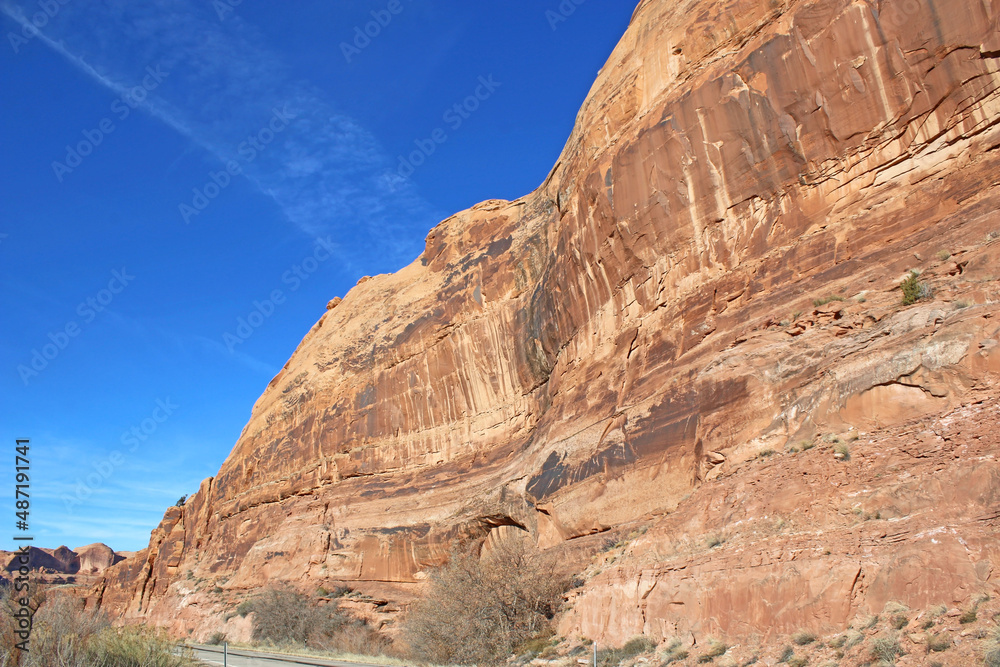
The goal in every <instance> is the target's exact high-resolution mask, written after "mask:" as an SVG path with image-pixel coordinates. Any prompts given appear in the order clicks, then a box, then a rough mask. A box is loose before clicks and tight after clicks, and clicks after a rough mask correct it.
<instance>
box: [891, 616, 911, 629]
mask: <svg viewBox="0 0 1000 667" xmlns="http://www.w3.org/2000/svg"><path fill="white" fill-rule="evenodd" d="M909 624H910V619H909V617H907V615H906V614H896V615H895V616H893V617H892V627H893V628H895V629H896V630H902V629H903V628H905V627H906V626H907V625H909Z"/></svg>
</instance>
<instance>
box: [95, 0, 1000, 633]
mask: <svg viewBox="0 0 1000 667" xmlns="http://www.w3.org/2000/svg"><path fill="white" fill-rule="evenodd" d="M998 16H1000V2H998V0H992V1H990V0H986V1H981V0H950V2H948V3H946V4H945V3H942V2H940V1H939V0H883V1H881V2H872V3H869V2H848V1H846V0H816V1H812V2H805V1H797V0H784V1H782V0H644V1H643V2H642V3H641V4H640V5H639V7H638V8H637V9H636V12H635V16H634V17H633V20H632V23H631V26H630V27H629V30H628V32H627V33H626V35H625V36H624V38H623V39H622V41H621V43H620V44H619V46H618V47H617V48H616V50H615V51H614V53H613V54H612V56H611V58H610V60H609V62H608V64H607V65H606V66H605V67H604V69H603V70H602V71H601V73H600V74H599V76H598V79H597V82H596V83H595V85H594V87H593V89H592V91H591V93H590V95H589V97H588V98H587V101H586V102H585V103H584V106H583V108H582V110H581V111H580V114H579V117H578V120H577V125H576V128H575V130H574V132H573V134H572V136H571V137H570V139H569V141H568V143H567V145H566V148H565V150H564V152H563V154H562V156H561V157H560V160H559V162H558V163H557V165H556V166H555V168H554V169H553V170H552V173H551V174H550V176H549V177H548V179H547V180H546V182H545V183H544V184H542V186H541V187H540V188H539V189H538V190H536V191H535V192H533V193H532V194H530V195H528V196H526V197H524V198H523V199H520V200H517V201H514V202H506V201H490V202H485V203H483V204H480V205H478V206H476V207H474V208H473V209H471V210H469V211H465V212H462V213H459V214H457V215H455V216H454V217H452V218H449V219H448V220H446V221H444V222H442V223H441V224H440V225H438V226H437V227H436V228H435V229H434V230H432V231H431V233H430V234H429V235H428V237H427V244H426V249H425V251H424V252H423V254H422V255H421V256H420V257H419V258H418V259H417V261H415V262H414V263H413V264H412V265H410V266H408V267H406V268H405V269H403V270H401V271H399V272H398V273H396V274H393V275H381V276H376V277H374V278H369V279H365V280H363V281H362V282H359V284H358V285H357V287H355V288H354V289H352V290H351V291H350V292H349V293H348V294H347V295H346V296H345V297H344V298H343V300H342V301H340V302H338V301H337V300H334V301H332V302H331V304H330V306H329V309H328V310H327V311H326V312H325V313H324V314H323V315H322V317H321V318H320V320H319V321H318V322H317V324H316V325H315V326H314V327H313V328H312V330H311V331H310V332H309V333H308V335H307V336H306V337H305V339H304V340H303V341H302V343H301V345H300V346H299V348H298V350H297V351H296V352H295V354H294V355H293V356H292V358H291V359H290V360H289V361H288V363H287V364H286V365H285V367H284V369H283V370H282V372H281V373H280V374H279V375H278V376H277V377H275V378H274V379H273V380H272V381H271V383H270V384H269V386H268V388H267V390H266V391H265V393H264V395H263V396H262V397H261V398H260V399H259V401H258V402H257V404H256V405H255V406H254V410H253V414H252V417H251V419H250V422H249V423H248V424H247V426H246V428H245V429H244V431H243V434H242V435H241V437H240V439H239V441H238V442H237V443H236V445H235V447H234V448H233V451H232V453H231V454H230V456H229V458H228V459H227V460H226V462H225V463H224V464H223V466H222V469H221V470H220V471H219V473H218V475H217V476H216V477H214V478H211V479H207V480H205V481H204V482H203V483H202V485H201V487H200V489H199V490H198V492H197V493H196V494H194V495H193V496H192V497H191V499H189V500H188V502H187V504H186V505H185V506H184V507H183V508H171V509H170V510H168V511H167V513H166V515H165V516H164V519H163V521H162V523H161V524H160V526H159V527H158V528H157V529H156V530H155V531H153V534H152V538H151V541H150V545H149V547H148V548H147V549H146V550H144V551H142V552H139V553H138V554H136V555H135V556H134V557H133V558H130V559H128V560H126V561H125V562H123V563H120V564H118V565H116V566H114V567H112V568H110V569H109V570H108V571H107V572H106V574H105V577H104V580H103V582H102V583H101V584H100V585H99V586H97V587H95V589H94V591H93V592H92V595H91V599H92V601H93V603H94V604H97V605H100V606H102V607H103V608H105V609H107V610H109V611H110V612H112V613H114V614H116V615H118V616H120V617H121V618H123V619H126V620H128V619H145V620H147V621H151V622H154V623H157V624H160V625H163V626H166V627H169V628H170V629H171V630H173V631H175V632H177V633H185V634H186V633H187V632H188V631H189V630H192V631H195V632H196V633H199V634H204V635H207V634H211V633H212V632H214V631H216V630H219V629H223V630H225V629H227V628H226V626H223V625H222V623H223V621H222V618H221V617H222V616H223V615H224V614H225V613H226V612H229V611H231V609H232V607H233V605H234V604H235V602H236V601H238V599H240V596H241V595H243V594H245V593H246V592H247V591H249V590H252V589H254V588H255V587H258V586H261V585H264V584H266V583H267V582H273V581H287V582H291V583H294V584H296V585H299V586H303V587H309V586H312V587H316V586H324V587H326V588H328V589H332V588H334V587H335V586H336V585H337V584H338V583H346V584H347V585H349V586H351V587H354V588H357V589H359V590H362V591H365V592H367V593H368V594H369V595H370V596H371V597H372V599H373V600H375V601H376V602H375V603H374V604H375V605H376V606H379V607H380V608H381V609H383V610H390V611H391V610H392V609H395V608H398V607H397V606H396V605H398V603H400V602H405V601H406V600H408V599H410V598H411V597H412V596H413V595H415V594H417V593H418V592H419V585H420V582H421V580H422V578H423V575H424V572H425V570H426V569H427V568H428V566H431V565H434V564H436V563H438V562H440V561H441V559H442V558H443V557H444V556H445V554H446V553H447V550H448V548H449V545H450V544H451V542H452V541H453V540H455V539H456V538H459V537H464V536H486V535H489V534H490V533H493V532H494V531H501V532H502V531H509V530H510V527H511V526H516V527H521V528H524V529H526V530H528V531H530V533H531V535H532V536H533V537H534V538H535V539H536V540H537V542H538V544H539V545H540V546H541V547H542V548H546V549H561V550H564V551H565V553H566V556H567V557H566V559H565V562H566V563H567V567H576V566H577V565H579V566H580V569H581V570H582V569H583V567H584V566H586V564H587V563H589V562H590V560H589V559H590V558H591V556H593V554H594V553H595V552H596V551H597V550H598V548H599V547H600V545H601V543H602V540H603V539H604V536H601V535H599V534H600V533H603V532H606V531H621V530H626V532H627V530H628V529H629V528H631V527H634V526H639V525H644V526H649V525H652V528H649V530H648V532H646V533H645V534H644V535H642V536H641V537H639V538H637V541H635V542H634V543H633V547H632V548H631V551H629V552H628V556H627V557H624V558H623V559H622V561H621V562H620V563H618V564H616V566H615V567H614V568H613V569H611V570H605V571H604V572H603V573H602V574H600V575H598V576H596V577H594V578H593V579H592V580H591V581H590V582H589V583H588V584H587V585H586V587H585V588H584V589H583V590H582V591H580V592H579V593H578V596H577V598H576V601H575V607H574V608H573V610H572V611H571V612H569V613H568V614H567V615H566V618H565V619H564V626H563V628H564V630H565V631H567V632H570V631H572V632H577V633H584V634H587V635H589V636H592V637H594V638H595V639H600V640H601V641H611V642H618V641H623V640H625V639H628V637H629V636H630V635H631V634H635V633H637V632H639V631H641V630H647V631H648V632H651V633H653V634H656V633H661V634H662V633H666V632H673V631H675V630H677V629H684V630H690V631H692V632H701V631H708V630H712V629H717V630H720V631H725V632H751V631H767V629H768V628H769V627H772V626H775V627H776V626H785V625H791V624H796V625H797V627H810V626H814V627H825V626H826V625H833V624H836V623H841V622H842V621H843V619H845V618H848V617H850V616H851V615H853V614H854V613H857V612H858V611H859V610H863V609H866V608H868V607H874V606H875V605H877V603H878V602H879V601H881V600H882V599H883V598H885V597H887V596H890V597H901V598H904V600H903V601H905V599H906V598H909V597H914V598H920V599H921V600H922V599H925V598H926V599H933V598H936V597H940V598H941V599H942V600H944V599H948V598H950V597H954V596H955V595H958V594H960V593H962V592H963V591H971V590H972V589H975V588H977V587H986V588H993V589H996V587H997V584H996V576H995V574H993V572H994V567H995V564H996V563H997V562H998V561H997V558H998V557H1000V555H998V554H997V553H996V548H995V546H990V543H991V542H990V541H991V540H992V544H993V545H995V544H996V543H997V541H996V537H997V535H996V532H997V515H996V513H995V510H991V509H988V508H989V507H990V503H992V507H994V508H995V507H996V498H995V493H996V489H997V487H998V484H997V482H998V474H1000V473H998V466H997V462H996V458H995V455H996V450H997V447H996V445H997V441H996V438H995V434H994V433H992V432H991V431H990V428H989V424H990V420H993V422H995V420H996V410H995V400H996V396H995V394H991V393H989V390H990V388H991V387H996V386H997V381H998V373H1000V345H998V342H997V339H998V328H1000V320H998V319H997V314H998V311H1000V305H998V301H1000V283H998V281H997V278H998V276H1000V269H998V267H1000V240H998V238H1000V214H998V211H1000V189H998V188H997V177H996V174H997V173H1000V151H998V150H996V149H997V148H1000V126H998V123H1000V95H998V92H997V88H998V86H1000V73H998V72H1000V34H998V25H997V21H998ZM911 269H914V270H919V271H921V272H922V273H921V275H920V277H919V280H920V282H922V283H924V285H925V287H926V288H928V289H929V290H930V291H931V292H932V293H933V298H928V299H924V300H921V301H919V302H917V303H916V304H913V305H909V306H906V307H904V306H902V305H901V299H902V295H901V292H900V290H899V284H900V282H901V280H903V278H905V277H906V276H907V275H909V273H908V272H909V271H910V270H911ZM926 293H927V290H925V294H926ZM983 392H986V393H985V394H984V393H983ZM976 401H986V403H984V404H983V405H982V406H981V407H980V408H978V410H979V412H976V413H975V415H978V416H976V417H975V418H976V419H978V420H980V421H978V422H976V423H978V424H981V428H980V427H977V428H979V430H968V431H966V430H964V429H963V427H962V426H961V421H962V419H964V418H965V416H968V417H969V418H970V419H972V413H968V415H967V414H966V413H965V412H962V410H972V408H971V407H969V406H971V405H972V404H973V403H974V402H976ZM990 401H993V403H990ZM963 406H964V407H963ZM990 406H992V407H990ZM955 410H958V411H957V412H955ZM990 410H992V412H990ZM949 411H952V412H949ZM945 413H948V414H950V415H952V417H946V418H945V417H937V416H939V415H942V414H945ZM935 419H945V420H947V419H952V420H953V421H952V422H948V424H953V426H947V427H946V426H941V427H940V428H938V429H937V430H935V429H934V428H931V427H930V426H928V427H927V428H923V427H921V428H917V427H914V426H912V424H914V423H920V424H932V423H935V424H936V423H941V424H944V423H945V422H934V420H935ZM915 420H916V421H915ZM906 424H911V426H909V427H908V426H906ZM971 428H972V427H970V429H971ZM893 429H898V430H893ZM908 429H909V430H908ZM928 429H929V430H928ZM862 433H863V434H865V435H860V434H862ZM950 433H956V434H959V435H956V436H955V437H958V438H959V441H958V442H952V441H950V440H949V437H952V436H949V435H948V434H950ZM973 433H975V435H972V434H973ZM830 434H841V435H842V436H843V437H844V438H845V439H846V438H848V437H852V436H851V435H850V434H858V438H859V440H858V442H859V443H861V445H858V446H859V447H863V448H864V455H863V456H857V455H856V456H852V457H851V459H850V460H841V461H838V460H836V459H835V458H834V452H832V451H830V450H829V447H827V448H826V449H823V448H819V447H817V448H815V449H816V450H817V451H815V452H813V451H812V450H810V452H808V453H807V454H805V455H800V456H796V457H792V456H780V457H776V458H773V459H767V461H766V462H765V463H759V464H758V463H751V460H752V459H754V457H756V456H757V455H758V454H760V453H761V452H764V451H766V450H782V449H784V448H786V447H791V446H793V445H796V446H797V444H798V443H801V442H803V441H806V440H813V441H815V442H822V438H823V436H827V435H830ZM966 435H968V437H969V438H973V439H974V440H975V442H972V441H969V440H967V439H963V438H966ZM876 436H877V437H878V438H879V440H874V441H871V442H869V440H870V439H871V438H872V437H876ZM881 438H888V439H889V440H890V441H891V442H889V443H887V444H885V446H884V448H883V446H882V442H881ZM842 458H845V457H844V456H843V455H842ZM879 474H883V475H889V476H890V477H891V479H892V480H893V482H892V486H890V487H883V486H882V483H881V482H879V481H877V480H879V479H882V478H879V477H877V475H879ZM886 488H888V489H891V493H890V494H889V495H891V498H890V497H885V494H886V493H888V492H887V491H886V490H885V489H886ZM880 489H881V490H880ZM685 498H687V500H684V499H685ZM814 498H815V499H816V500H815V501H814V500H813V499H814ZM682 500H684V502H683V503H682ZM696 501H698V503H699V504H694V503H695V502H696ZM936 503H940V504H939V505H938V509H937V510H936V511H935V512H925V510H926V508H927V507H928V506H929V505H928V504H930V505H934V504H936ZM856 505H858V506H860V507H861V508H862V512H876V511H878V509H879V508H882V509H884V511H885V512H887V513H888V514H883V515H882V516H883V517H886V516H887V517H888V519H885V518H882V519H877V520H874V519H873V520H872V521H868V522H864V521H862V522H861V523H860V524H858V525H854V521H855V519H856V518H857V515H856V514H854V507H855V506H856ZM795 508H801V510H802V513H801V514H795V513H794V512H793V509H795ZM907 513H909V514H907ZM921 513H922V514H921ZM793 514H795V515H794V516H792V515H793ZM916 514H920V518H919V520H916V519H914V520H913V521H910V520H904V519H905V517H907V516H911V515H916ZM776 516H780V517H784V519H785V522H786V523H785V524H783V526H785V527H783V528H780V529H776V531H775V532H774V533H773V534H771V533H766V532H763V531H764V529H763V528H761V526H763V525H765V524H767V523H768V522H772V524H771V525H773V522H774V521H776V520H777V519H775V517H776ZM862 518H863V516H862ZM897 519H898V520H899V521H900V522H901V523H900V525H899V526H896V525H894V524H888V523H887V522H888V521H893V520H897ZM741 526H742V527H741ZM746 526H751V527H752V529H748V528H746ZM753 530H757V532H756V533H754V532H752V531H753ZM901 530H906V531H910V532H907V533H905V534H903V535H902V536H900V531H901ZM940 530H943V531H944V532H945V533H947V534H948V540H947V543H946V546H942V542H941V538H937V537H934V535H936V534H937V533H935V532H934V531H940ZM746 531H750V532H746ZM913 531H917V532H913ZM715 533H726V536H728V537H727V540H729V541H728V542H725V543H722V546H721V548H720V549H719V550H709V551H704V552H700V551H699V550H698V549H696V548H693V547H692V548H690V549H687V550H685V548H684V547H683V545H682V544H681V542H682V541H683V539H684V537H683V536H687V538H688V539H690V540H693V541H701V540H704V539H705V538H706V536H709V537H710V536H711V535H712V534H715ZM793 533H794V534H793ZM799 533H802V534H799ZM827 533H828V534H829V539H827V538H825V537H824V535H825V534H827ZM883 533H884V535H883ZM807 534H814V535H813V537H809V536H808V535H807ZM965 536H968V537H969V538H970V539H972V540H973V541H971V542H970V540H969V539H966V537H965ZM963 540H965V542H966V543H967V544H966V546H965V547H961V546H956V545H961V544H962V541H963ZM675 543H677V544H681V546H677V548H676V549H674V545H675ZM727 543H728V544H730V545H732V544H735V545H744V547H743V548H744V550H743V551H736V550H733V547H732V546H730V547H727V546H726V544H727ZM826 551H829V552H830V553H829V554H825V553H824V552H826ZM719 554H724V557H718V558H717V556H718V555H719ZM803 559H805V560H803ZM859 563H861V565H860V566H859ZM869 563H871V564H873V565H872V567H873V568H874V569H870V568H869V565H868V564H869ZM889 563H896V565H895V566H893V567H892V568H889V569H888V570H886V569H885V568H886V567H888V564H889ZM800 564H801V566H800ZM935 570H937V571H939V572H947V573H948V576H928V574H927V572H929V571H935ZM880 573H885V574H884V576H882V574H880ZM880 577H881V578H880ZM796 609H798V610H799V612H801V613H797V614H793V613H792V612H793V611H794V610H796ZM803 610H804V611H803ZM237 620H239V619H238V618H237V619H234V620H233V621H230V622H231V623H232V622H234V621H237Z"/></svg>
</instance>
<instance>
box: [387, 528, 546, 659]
mask: <svg viewBox="0 0 1000 667" xmlns="http://www.w3.org/2000/svg"><path fill="white" fill-rule="evenodd" d="M478 551H479V550H478V549H477V548H472V549H465V550H456V551H454V552H453V553H452V555H451V559H450V560H449V562H448V564H447V565H445V566H444V567H442V568H440V569H439V570H437V571H436V572H434V573H433V575H432V577H431V584H430V589H429V591H428V593H427V597H426V598H424V599H423V600H422V601H420V602H418V603H417V604H416V605H414V607H413V609H412V610H411V611H410V613H409V615H408V616H407V619H406V627H405V639H406V642H407V643H408V645H409V648H410V650H411V651H412V653H413V655H414V656H415V657H417V658H421V659H423V660H427V661H429V662H434V663H437V664H484V663H496V662H500V661H502V660H505V659H506V658H507V657H508V656H510V655H511V653H513V652H515V651H516V650H517V649H518V648H520V647H521V646H522V645H523V644H524V643H525V642H527V641H528V640H529V639H531V638H533V637H536V636H538V635H539V634H542V633H543V632H545V631H546V630H548V629H549V626H550V623H551V619H552V617H553V616H554V615H555V612H556V611H557V610H558V607H559V604H560V602H561V599H562V593H563V592H564V591H565V590H566V582H565V580H563V579H557V578H555V577H554V576H553V574H552V568H551V567H546V563H544V562H543V559H542V557H541V555H540V554H539V553H538V552H537V551H533V550H532V549H530V548H529V547H528V545H527V543H526V541H525V540H520V539H508V540H505V541H503V542H501V543H500V544H499V545H497V546H495V547H494V548H493V549H491V550H490V551H489V552H488V553H486V554H485V555H484V556H482V557H480V556H479V553H478Z"/></svg>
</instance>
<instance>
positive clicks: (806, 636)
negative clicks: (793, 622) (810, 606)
mask: <svg viewBox="0 0 1000 667" xmlns="http://www.w3.org/2000/svg"><path fill="white" fill-rule="evenodd" d="M792 641H793V642H795V643H796V644H798V645H799V646H806V645H807V644H812V643H813V642H814V641H816V635H814V634H813V633H811V632H806V631H804V630H803V631H800V632H796V633H795V634H794V635H792Z"/></svg>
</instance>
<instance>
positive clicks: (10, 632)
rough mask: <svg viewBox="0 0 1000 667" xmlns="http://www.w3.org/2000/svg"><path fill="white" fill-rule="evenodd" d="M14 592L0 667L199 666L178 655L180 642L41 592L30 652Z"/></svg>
mask: <svg viewBox="0 0 1000 667" xmlns="http://www.w3.org/2000/svg"><path fill="white" fill-rule="evenodd" d="M16 606H17V604H16V601H15V600H13V599H12V597H11V592H10V589H9V588H6V587H5V588H3V591H2V592H0V614H2V618H0V665H3V667H195V666H196V665H197V664H198V663H196V662H195V661H193V660H191V659H190V658H187V657H184V656H180V655H176V654H175V653H174V649H175V647H176V643H175V642H173V641H171V640H170V639H168V638H167V637H166V636H165V635H163V634H161V633H158V632H156V631H154V630H151V629H149V628H143V627H128V628H114V627H111V624H110V623H109V622H108V620H107V618H105V617H104V616H103V615H102V614H99V613H95V612H92V611H86V610H84V609H83V605H82V603H81V602H80V601H79V600H76V599H74V598H71V597H68V596H63V595H46V594H45V593H44V592H41V591H36V592H35V593H34V594H33V595H32V604H31V608H33V609H35V610H36V613H35V617H34V623H33V627H32V632H31V639H30V643H29V650H28V651H27V652H25V651H21V650H20V649H18V648H17V644H18V642H20V641H21V639H20V638H19V637H18V636H17V635H16V634H15V630H16V628H15V625H14V617H13V612H14V610H15V607H16Z"/></svg>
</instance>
